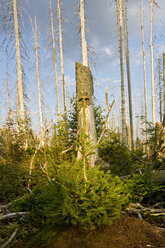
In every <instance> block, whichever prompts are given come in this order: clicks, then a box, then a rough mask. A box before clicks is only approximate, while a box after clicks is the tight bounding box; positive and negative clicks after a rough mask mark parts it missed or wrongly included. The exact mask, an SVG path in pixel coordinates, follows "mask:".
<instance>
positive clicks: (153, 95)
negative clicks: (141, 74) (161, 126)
mask: <svg viewBox="0 0 165 248" xmlns="http://www.w3.org/2000/svg"><path fill="white" fill-rule="evenodd" d="M152 1H153V0H149V4H150V44H149V45H150V49H151V82H152V121H153V124H154V125H155V123H156V109H155V81H154V53H153V45H152Z"/></svg>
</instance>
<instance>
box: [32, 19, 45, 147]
mask: <svg viewBox="0 0 165 248" xmlns="http://www.w3.org/2000/svg"><path fill="white" fill-rule="evenodd" d="M34 25H35V27H34V29H33V36H34V50H35V57H36V74H37V84H38V107H39V117H40V132H41V142H42V145H44V129H43V115H42V96H41V87H40V72H39V55H38V31H37V21H36V17H35V19H34Z"/></svg>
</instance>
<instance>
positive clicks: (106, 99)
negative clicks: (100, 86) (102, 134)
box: [105, 87, 110, 138]
mask: <svg viewBox="0 0 165 248" xmlns="http://www.w3.org/2000/svg"><path fill="white" fill-rule="evenodd" d="M105 101H106V111H107V114H108V110H109V103H108V88H107V87H105ZM107 129H108V138H110V120H109V115H108V120H107Z"/></svg>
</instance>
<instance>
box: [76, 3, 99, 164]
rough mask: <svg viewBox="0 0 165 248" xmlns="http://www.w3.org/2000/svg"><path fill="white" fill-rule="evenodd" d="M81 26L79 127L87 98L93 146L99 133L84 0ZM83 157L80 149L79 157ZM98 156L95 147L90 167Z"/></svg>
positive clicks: (89, 129) (78, 89) (87, 131)
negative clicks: (86, 35) (89, 60)
mask: <svg viewBox="0 0 165 248" xmlns="http://www.w3.org/2000/svg"><path fill="white" fill-rule="evenodd" d="M80 27H81V51H82V64H79V63H76V93H77V110H78V129H79V130H81V129H82V128H83V104H82V99H84V98H85V106H86V107H85V114H86V134H87V135H88V139H89V140H90V141H91V142H92V146H94V147H95V146H96V145H97V135H96V126H95V116H94V99H93V94H94V89H93V77H92V74H91V71H90V69H89V67H88V54H87V42H86V39H85V15H84V0H80ZM80 157H81V154H80V151H79V152H78V156H77V158H78V159H79V158H80ZM97 158H98V149H97V148H95V149H94V154H91V155H89V156H88V160H89V168H91V167H93V166H94V165H95V161H96V159H97Z"/></svg>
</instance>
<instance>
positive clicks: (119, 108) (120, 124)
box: [118, 88, 122, 135]
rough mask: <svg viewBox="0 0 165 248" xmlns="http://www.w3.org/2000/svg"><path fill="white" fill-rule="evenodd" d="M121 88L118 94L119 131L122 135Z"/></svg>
mask: <svg viewBox="0 0 165 248" xmlns="http://www.w3.org/2000/svg"><path fill="white" fill-rule="evenodd" d="M120 91H121V90H120V88H119V92H118V129H119V134H120V135H121V132H122V123H121V96H120Z"/></svg>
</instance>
